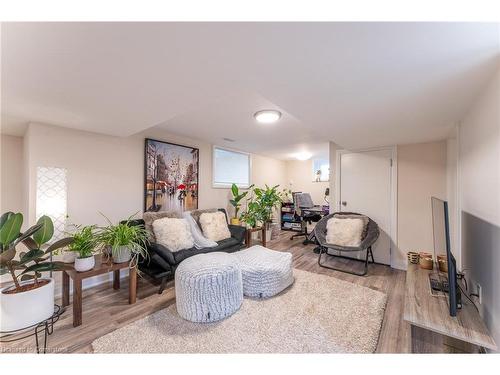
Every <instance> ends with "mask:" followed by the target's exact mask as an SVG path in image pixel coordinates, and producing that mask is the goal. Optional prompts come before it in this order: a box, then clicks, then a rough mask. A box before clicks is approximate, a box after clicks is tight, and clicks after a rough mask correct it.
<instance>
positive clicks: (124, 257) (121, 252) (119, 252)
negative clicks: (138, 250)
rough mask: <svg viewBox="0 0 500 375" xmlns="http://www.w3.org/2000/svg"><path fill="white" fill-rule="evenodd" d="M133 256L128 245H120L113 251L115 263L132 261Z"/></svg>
mask: <svg viewBox="0 0 500 375" xmlns="http://www.w3.org/2000/svg"><path fill="white" fill-rule="evenodd" d="M131 258H132V253H131V252H130V248H129V247H128V246H119V247H118V248H117V249H116V250H115V251H113V263H125V262H130V259H131Z"/></svg>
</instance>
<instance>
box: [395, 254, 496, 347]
mask: <svg viewBox="0 0 500 375" xmlns="http://www.w3.org/2000/svg"><path fill="white" fill-rule="evenodd" d="M437 272H438V271H436V270H433V271H429V270H425V269H421V268H419V266H418V265H416V264H409V265H408V270H407V273H406V293H405V307H404V320H405V321H407V322H408V323H410V325H411V349H412V353H477V352H478V351H479V349H480V348H481V347H483V348H487V349H491V350H497V346H496V343H495V341H494V340H493V338H492V337H491V335H490V333H489V331H488V329H487V328H486V326H485V324H484V322H483V320H482V318H481V316H480V315H479V312H478V311H477V310H476V308H475V307H474V306H473V305H472V303H471V302H470V301H468V300H467V298H466V297H465V296H463V297H462V304H463V307H462V308H461V309H460V310H458V312H457V316H456V317H452V316H450V314H449V306H448V296H433V295H432V294H431V290H430V286H429V274H430V273H437Z"/></svg>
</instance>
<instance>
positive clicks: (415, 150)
mask: <svg viewBox="0 0 500 375" xmlns="http://www.w3.org/2000/svg"><path fill="white" fill-rule="evenodd" d="M446 150H447V148H446V141H441V142H431V143H417V144H411V145H401V146H398V246H397V248H398V249H397V253H396V254H393V263H394V264H399V265H402V264H406V259H405V258H406V253H407V252H408V251H427V252H430V253H433V251H434V241H433V228H432V210H431V197H432V196H435V197H437V198H440V199H444V200H446V199H447V187H446V178H447V168H446V167H447V151H446Z"/></svg>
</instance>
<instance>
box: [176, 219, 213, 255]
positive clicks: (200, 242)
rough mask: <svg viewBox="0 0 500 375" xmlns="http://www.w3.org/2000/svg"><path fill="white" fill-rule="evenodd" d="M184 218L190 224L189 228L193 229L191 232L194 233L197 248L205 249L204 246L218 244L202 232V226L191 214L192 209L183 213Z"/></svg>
mask: <svg viewBox="0 0 500 375" xmlns="http://www.w3.org/2000/svg"><path fill="white" fill-rule="evenodd" d="M182 216H183V217H184V219H186V221H187V222H188V224H189V228H190V229H191V234H192V235H193V239H194V247H196V248H197V249H203V248H204V247H215V246H217V242H215V241H212V240H209V239H208V238H206V237H205V236H203V233H202V232H201V229H200V226H199V225H198V223H197V222H196V221H195V220H194V219H193V217H192V216H191V212H190V211H186V212H184V213H183V214H182Z"/></svg>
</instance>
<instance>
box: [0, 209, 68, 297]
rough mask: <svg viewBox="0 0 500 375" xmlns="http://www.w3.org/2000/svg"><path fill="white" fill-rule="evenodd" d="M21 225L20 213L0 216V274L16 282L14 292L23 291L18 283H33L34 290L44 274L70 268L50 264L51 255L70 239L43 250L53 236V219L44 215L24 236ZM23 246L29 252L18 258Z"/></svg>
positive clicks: (60, 264)
mask: <svg viewBox="0 0 500 375" xmlns="http://www.w3.org/2000/svg"><path fill="white" fill-rule="evenodd" d="M22 224H23V215H22V214H21V213H13V212H6V213H4V214H3V215H2V216H1V217H0V275H4V274H7V273H9V274H10V276H11V277H12V280H13V282H14V289H13V292H14V293H19V292H22V291H23V286H22V285H21V284H20V282H19V281H26V280H33V285H32V286H31V287H33V286H34V287H35V288H37V287H38V286H39V279H40V278H41V276H42V274H41V273H42V272H44V271H59V270H63V269H65V268H66V267H67V266H66V265H65V264H64V263H62V262H52V261H50V255H51V253H52V252H54V251H56V250H57V249H60V248H62V247H65V246H68V245H70V244H71V243H72V241H73V239H72V238H71V237H68V238H63V239H61V240H58V241H56V242H54V243H52V244H51V245H50V246H47V247H46V249H43V250H42V246H44V245H47V243H48V242H49V241H50V240H51V239H52V236H53V235H54V224H53V223H52V220H51V219H50V218H49V217H48V216H42V217H40V219H38V221H37V223H36V225H34V226H32V227H30V228H29V229H28V230H26V231H25V232H24V233H22V232H21V227H22ZM20 243H22V244H23V245H25V246H26V247H27V249H28V251H27V252H20V253H19V259H16V253H17V251H16V246H17V245H19V244H20ZM25 288H26V286H25Z"/></svg>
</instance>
